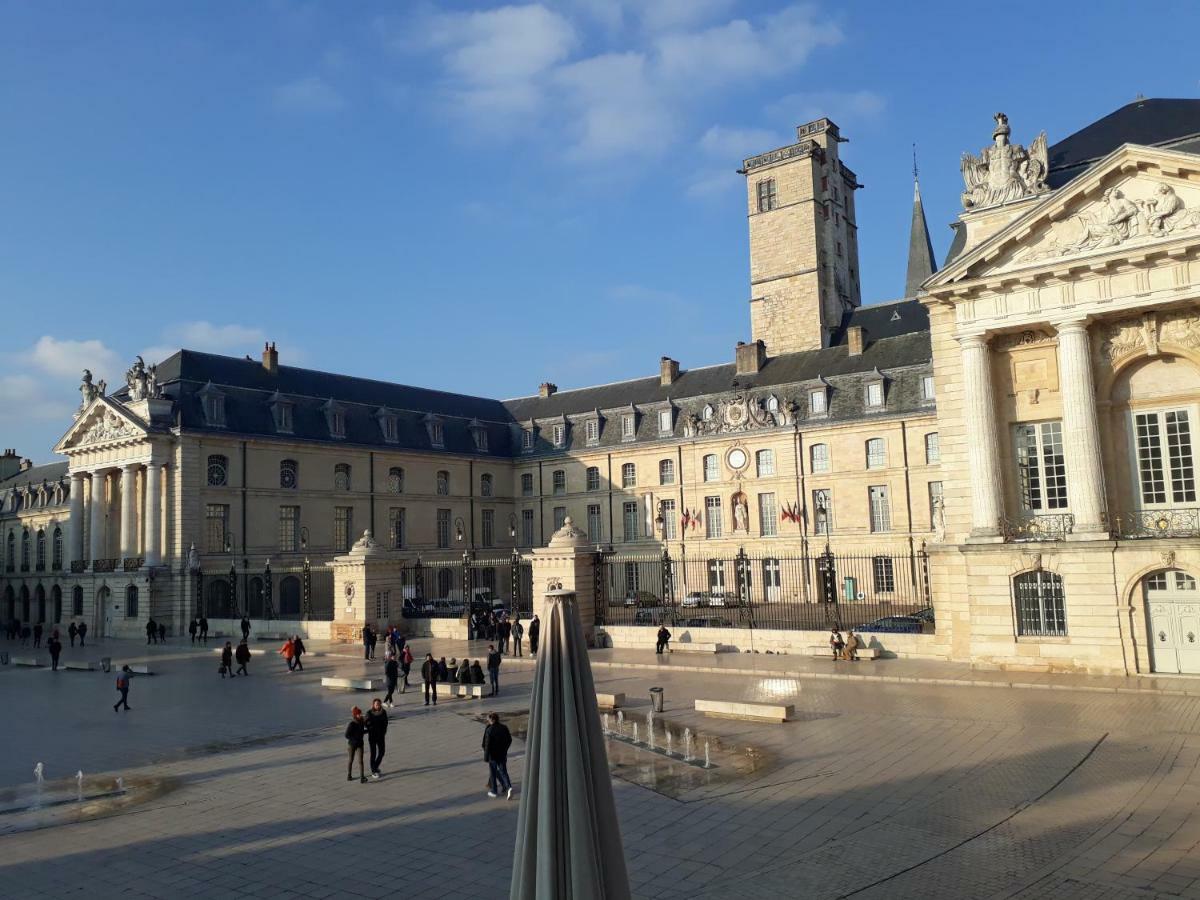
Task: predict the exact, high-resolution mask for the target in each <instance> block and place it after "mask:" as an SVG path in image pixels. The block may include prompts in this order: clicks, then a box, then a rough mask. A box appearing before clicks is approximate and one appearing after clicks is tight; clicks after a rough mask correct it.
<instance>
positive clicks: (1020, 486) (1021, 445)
mask: <svg viewBox="0 0 1200 900" xmlns="http://www.w3.org/2000/svg"><path fill="white" fill-rule="evenodd" d="M1012 439H1013V460H1014V463H1015V465H1016V467H1017V479H1016V484H1017V497H1018V500H1019V502H1020V504H1021V509H1022V510H1023V511H1024V512H1026V513H1030V514H1038V513H1054V514H1057V513H1065V512H1067V511H1068V510H1069V509H1070V506H1069V504H1070V494H1069V493H1068V490H1067V477H1068V476H1067V467H1066V450H1065V447H1064V444H1063V428H1062V421H1061V420H1059V419H1051V420H1048V421H1044V422H1018V423H1015V424H1014V425H1013V427H1012ZM1031 439H1032V440H1031ZM1030 447H1032V449H1033V455H1032V456H1030V455H1029V454H1028V448H1030ZM1055 451H1057V452H1055Z"/></svg>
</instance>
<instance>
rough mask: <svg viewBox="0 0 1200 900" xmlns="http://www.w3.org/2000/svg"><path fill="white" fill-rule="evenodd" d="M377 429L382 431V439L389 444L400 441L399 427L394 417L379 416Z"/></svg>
mask: <svg viewBox="0 0 1200 900" xmlns="http://www.w3.org/2000/svg"><path fill="white" fill-rule="evenodd" d="M379 427H380V430H381V431H383V439H384V440H385V441H387V442H388V443H389V444H394V443H396V442H397V441H398V440H400V426H399V424H398V423H397V421H396V417H395V416H380V417H379Z"/></svg>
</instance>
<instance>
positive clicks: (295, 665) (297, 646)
mask: <svg viewBox="0 0 1200 900" xmlns="http://www.w3.org/2000/svg"><path fill="white" fill-rule="evenodd" d="M307 652H308V651H307V650H306V649H305V648H304V641H303V640H301V638H300V635H298V634H293V635H292V671H293V672H303V671H304V663H302V662H300V657H302V656H303V655H304V654H305V653H307Z"/></svg>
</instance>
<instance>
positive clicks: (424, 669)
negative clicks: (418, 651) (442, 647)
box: [421, 653, 438, 706]
mask: <svg viewBox="0 0 1200 900" xmlns="http://www.w3.org/2000/svg"><path fill="white" fill-rule="evenodd" d="M421 680H422V681H424V682H425V705H426V706H428V705H429V698H430V696H431V695H432V697H433V705H434V706H437V683H438V664H437V660H436V659H434V658H433V654H432V653H426V654H425V662H423V663H421Z"/></svg>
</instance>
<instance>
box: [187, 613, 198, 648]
mask: <svg viewBox="0 0 1200 900" xmlns="http://www.w3.org/2000/svg"><path fill="white" fill-rule="evenodd" d="M199 630H200V623H199V622H197V621H196V620H195V619H192V621H190V622H188V634H189V635H191V637H192V643H193V644H194V643H196V632H197V631H199Z"/></svg>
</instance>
